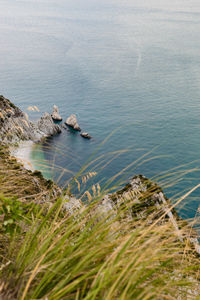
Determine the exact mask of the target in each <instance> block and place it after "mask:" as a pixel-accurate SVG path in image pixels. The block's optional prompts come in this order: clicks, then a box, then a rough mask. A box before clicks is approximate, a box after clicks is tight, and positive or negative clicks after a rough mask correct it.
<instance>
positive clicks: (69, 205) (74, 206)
mask: <svg viewBox="0 0 200 300" xmlns="http://www.w3.org/2000/svg"><path fill="white" fill-rule="evenodd" d="M64 200H65V203H64V204H63V209H64V211H66V212H67V213H68V214H69V215H70V216H71V215H73V214H75V213H76V212H78V211H80V209H81V208H83V207H84V206H83V204H82V202H81V200H79V199H77V198H75V197H73V196H69V195H65V196H64Z"/></svg>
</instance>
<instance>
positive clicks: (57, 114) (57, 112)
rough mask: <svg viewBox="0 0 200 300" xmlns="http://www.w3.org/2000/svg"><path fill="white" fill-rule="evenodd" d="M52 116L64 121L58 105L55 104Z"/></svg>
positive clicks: (56, 119)
mask: <svg viewBox="0 0 200 300" xmlns="http://www.w3.org/2000/svg"><path fill="white" fill-rule="evenodd" d="M51 117H52V119H53V120H54V121H62V117H61V116H60V114H59V110H58V106H56V105H54V106H53V112H52V114H51Z"/></svg>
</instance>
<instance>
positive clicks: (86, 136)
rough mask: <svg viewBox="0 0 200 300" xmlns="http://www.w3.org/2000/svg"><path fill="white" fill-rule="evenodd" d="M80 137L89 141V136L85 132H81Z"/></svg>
mask: <svg viewBox="0 0 200 300" xmlns="http://www.w3.org/2000/svg"><path fill="white" fill-rule="evenodd" d="M80 135H81V136H82V137H83V138H85V139H91V136H90V135H89V133H87V132H82V133H81V134H80Z"/></svg>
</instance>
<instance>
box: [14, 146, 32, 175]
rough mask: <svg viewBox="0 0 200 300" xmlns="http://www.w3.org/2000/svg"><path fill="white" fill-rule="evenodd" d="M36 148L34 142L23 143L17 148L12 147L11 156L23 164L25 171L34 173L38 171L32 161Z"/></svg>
mask: <svg viewBox="0 0 200 300" xmlns="http://www.w3.org/2000/svg"><path fill="white" fill-rule="evenodd" d="M33 147H34V142H32V141H23V142H20V143H19V144H18V145H17V146H10V147H9V150H10V156H14V157H15V158H16V160H17V161H18V162H19V163H21V164H22V165H23V166H24V168H25V169H27V170H30V171H32V172H34V171H35V170H36V169H35V167H34V164H33V161H32V160H31V152H32V149H33Z"/></svg>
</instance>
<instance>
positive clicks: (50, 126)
mask: <svg viewBox="0 0 200 300" xmlns="http://www.w3.org/2000/svg"><path fill="white" fill-rule="evenodd" d="M37 127H38V129H39V130H40V131H41V132H42V133H44V134H45V135H46V136H52V135H55V134H57V133H60V132H61V129H60V126H58V125H56V124H54V122H53V120H52V117H51V116H50V114H49V113H45V114H44V115H43V116H42V117H41V118H40V120H39V121H38V123H37Z"/></svg>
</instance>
